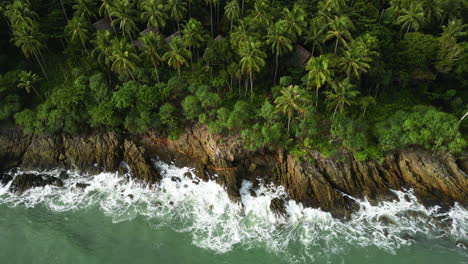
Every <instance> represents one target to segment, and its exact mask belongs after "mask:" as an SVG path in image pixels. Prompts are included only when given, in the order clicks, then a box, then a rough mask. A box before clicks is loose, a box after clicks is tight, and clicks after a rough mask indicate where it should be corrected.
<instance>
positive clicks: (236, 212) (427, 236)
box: [0, 161, 468, 262]
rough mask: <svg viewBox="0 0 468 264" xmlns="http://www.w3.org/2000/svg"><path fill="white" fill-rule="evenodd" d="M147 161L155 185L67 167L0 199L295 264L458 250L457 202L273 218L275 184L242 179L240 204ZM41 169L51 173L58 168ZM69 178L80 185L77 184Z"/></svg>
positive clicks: (467, 232) (464, 228)
mask: <svg viewBox="0 0 468 264" xmlns="http://www.w3.org/2000/svg"><path fill="white" fill-rule="evenodd" d="M155 165H156V166H158V167H159V168H160V170H161V172H162V176H163V179H162V180H161V183H160V184H159V185H158V186H154V187H147V186H145V185H142V184H141V183H138V182H135V181H133V180H129V179H128V177H123V176H118V175H117V174H116V173H101V174H98V175H94V176H90V175H80V174H78V173H76V172H73V171H69V172H68V173H69V174H70V178H69V179H66V180H64V187H56V186H46V187H38V188H33V189H30V190H28V191H26V192H25V193H23V194H22V195H20V196H18V195H15V194H13V193H11V192H9V191H8V188H9V185H10V184H11V183H8V184H7V185H5V186H1V185H0V204H7V205H8V206H26V207H34V206H37V205H40V204H41V205H45V206H47V207H48V208H49V209H50V210H52V211H57V212H64V211H70V210H79V209H83V208H87V207H90V206H97V207H99V208H100V209H101V211H102V212H103V213H104V214H105V215H108V216H111V217H112V219H113V221H114V222H121V221H128V220H131V219H133V218H135V217H136V216H138V215H142V216H145V217H147V219H148V222H149V223H151V224H152V225H153V226H154V227H155V228H159V227H161V226H167V227H170V228H172V229H174V230H176V231H178V232H189V233H190V234H192V237H193V240H192V242H193V244H194V245H196V246H198V247H201V248H206V249H210V250H213V251H215V252H217V253H225V252H228V251H230V250H232V249H233V247H234V246H237V245H241V246H243V247H245V248H255V247H266V248H267V249H269V250H271V251H272V252H276V253H280V252H281V253H287V254H289V255H290V256H289V258H290V259H293V260H295V261H297V262H310V261H311V260H314V259H316V258H317V257H321V256H323V255H339V254H341V253H344V251H345V250H349V248H350V247H367V246H375V247H378V248H381V249H383V250H386V251H388V252H394V251H395V250H396V249H398V248H400V247H403V246H408V245H410V244H412V243H414V242H416V241H418V242H420V241H423V242H424V241H430V240H438V239H442V240H444V241H449V242H450V243H452V244H453V245H455V244H457V243H458V244H459V246H460V247H463V244H465V243H466V242H467V241H468V211H467V210H465V209H463V208H462V207H461V206H458V205H456V206H454V207H453V208H452V209H451V210H449V211H448V212H443V213H442V212H440V210H439V208H438V207H434V208H425V207H424V206H422V205H421V204H419V203H418V202H417V199H416V197H415V196H414V195H413V193H412V192H411V191H407V192H398V191H396V192H395V193H396V194H397V196H398V199H397V200H395V201H388V202H383V203H380V204H379V205H377V206H373V205H371V204H370V203H369V202H368V201H366V200H363V201H358V204H359V205H360V210H359V211H357V212H356V213H354V214H353V216H352V218H351V219H350V220H349V221H341V220H338V219H334V218H333V217H332V216H331V215H330V214H329V213H326V212H324V211H321V210H319V209H313V208H305V207H304V206H302V205H301V204H300V203H297V202H295V201H293V200H289V201H288V202H286V204H285V207H286V212H287V215H286V216H284V217H278V216H276V215H275V213H274V212H272V211H271V210H270V202H271V200H272V199H273V198H276V197H279V198H287V196H288V195H287V193H286V192H285V190H284V189H283V188H282V187H274V186H271V185H260V186H259V187H257V188H256V189H255V190H254V193H255V195H252V192H251V189H252V183H251V182H248V181H244V182H243V183H242V188H241V190H240V194H241V203H234V202H232V201H230V199H229V197H228V195H227V193H226V191H225V190H224V189H223V188H222V187H221V186H220V185H218V184H216V183H215V182H214V181H208V182H204V181H201V180H199V179H196V178H194V177H195V176H193V179H192V177H188V176H186V175H185V174H186V173H187V172H190V173H192V175H194V173H193V169H191V168H177V167H175V166H174V165H171V164H166V163H163V162H159V161H158V162H155ZM32 173H39V172H32ZM41 173H43V172H41ZM46 173H47V174H50V175H57V174H58V173H59V171H49V172H46ZM17 174H18V173H17ZM14 176H16V174H15V175H14ZM77 183H83V184H86V185H88V186H87V187H86V188H84V189H83V188H79V187H77V186H76V185H77ZM436 219H437V220H436ZM460 242H463V243H460Z"/></svg>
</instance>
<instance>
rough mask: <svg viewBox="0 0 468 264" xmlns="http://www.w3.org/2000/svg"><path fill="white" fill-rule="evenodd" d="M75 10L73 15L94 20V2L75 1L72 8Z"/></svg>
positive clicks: (88, 0)
mask: <svg viewBox="0 0 468 264" xmlns="http://www.w3.org/2000/svg"><path fill="white" fill-rule="evenodd" d="M72 8H73V9H74V10H75V15H77V16H81V17H84V18H94V17H95V16H96V14H95V13H94V10H95V1H93V0H75V4H74V5H73V6H72Z"/></svg>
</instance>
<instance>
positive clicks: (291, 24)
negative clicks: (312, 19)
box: [283, 5, 307, 41]
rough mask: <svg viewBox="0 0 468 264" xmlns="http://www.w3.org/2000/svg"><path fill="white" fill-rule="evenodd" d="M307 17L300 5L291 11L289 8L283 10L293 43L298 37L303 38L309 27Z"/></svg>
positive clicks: (287, 30) (287, 29)
mask: <svg viewBox="0 0 468 264" xmlns="http://www.w3.org/2000/svg"><path fill="white" fill-rule="evenodd" d="M305 16H306V15H305V12H304V9H302V8H301V7H299V6H298V5H294V7H293V8H292V9H291V10H289V9H287V8H285V9H283V19H284V21H285V23H284V24H285V27H286V32H287V33H288V34H289V38H290V39H292V40H293V41H296V39H297V38H298V37H300V36H302V32H303V30H304V28H305V27H306V25H307V23H306V22H305Z"/></svg>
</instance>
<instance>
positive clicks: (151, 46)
mask: <svg viewBox="0 0 468 264" xmlns="http://www.w3.org/2000/svg"><path fill="white" fill-rule="evenodd" d="M140 41H141V42H142V43H143V49H142V52H141V56H140V57H141V58H143V59H146V60H148V62H149V63H150V64H151V65H153V67H154V71H155V73H156V78H157V80H158V83H159V71H158V65H159V64H160V63H161V62H162V61H163V59H162V54H164V52H165V50H166V45H165V44H166V42H165V41H164V39H163V38H162V37H161V35H160V34H156V33H153V32H149V33H148V34H146V35H143V36H141V37H140Z"/></svg>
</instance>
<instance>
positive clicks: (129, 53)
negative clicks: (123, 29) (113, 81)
mask: <svg viewBox="0 0 468 264" xmlns="http://www.w3.org/2000/svg"><path fill="white" fill-rule="evenodd" d="M109 60H110V62H111V70H112V71H113V72H115V73H117V74H123V75H127V76H130V77H131V78H132V80H134V81H135V77H134V75H133V72H134V71H135V70H137V62H138V61H139V58H138V56H137V55H136V54H135V53H134V50H133V46H132V45H131V44H130V43H128V42H127V41H125V40H118V39H115V40H113V41H112V46H111V56H110V58H109Z"/></svg>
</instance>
